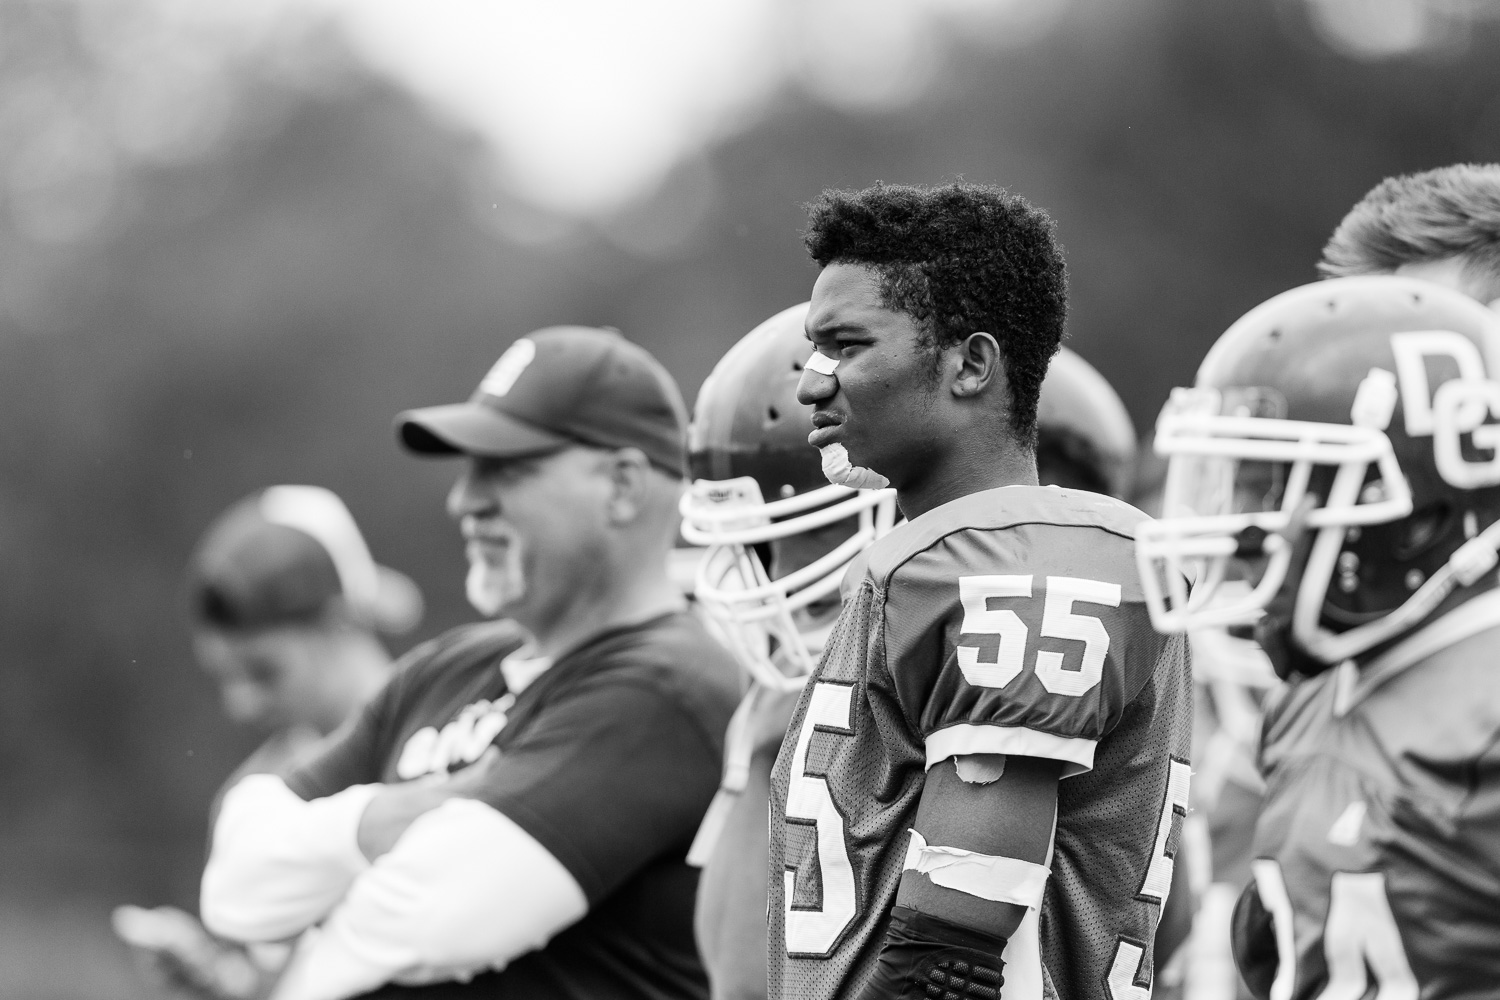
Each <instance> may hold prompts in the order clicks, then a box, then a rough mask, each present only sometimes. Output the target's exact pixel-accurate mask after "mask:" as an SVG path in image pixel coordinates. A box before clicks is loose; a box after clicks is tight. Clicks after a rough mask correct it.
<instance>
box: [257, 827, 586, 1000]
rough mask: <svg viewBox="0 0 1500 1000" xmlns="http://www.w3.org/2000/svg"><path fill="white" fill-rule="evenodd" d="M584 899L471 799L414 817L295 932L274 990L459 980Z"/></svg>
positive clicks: (502, 958)
mask: <svg viewBox="0 0 1500 1000" xmlns="http://www.w3.org/2000/svg"><path fill="white" fill-rule="evenodd" d="M587 911H588V900H587V899H586V898H585V896H584V894H583V889H582V888H580V887H579V885H578V882H577V880H576V879H574V878H573V876H572V874H571V873H569V871H568V870H567V869H566V868H564V867H563V865H562V862H560V861H558V860H557V858H556V857H554V856H553V855H552V853H551V852H550V851H548V850H547V849H546V848H545V847H543V846H542V845H541V844H540V843H538V842H537V841H536V839H535V838H533V837H532V836H531V835H530V834H529V833H527V832H526V831H525V830H523V829H521V828H520V827H519V826H517V825H516V824H515V822H513V821H512V820H511V819H509V818H508V817H507V816H505V815H504V814H503V813H501V812H499V811H498V810H496V809H494V808H492V807H490V806H488V805H485V804H484V803H482V802H478V801H476V800H474V799H449V800H448V801H447V802H444V803H443V804H442V805H440V806H438V807H437V808H436V809H433V810H432V811H431V812H427V813H423V814H422V815H421V816H420V817H418V818H417V819H416V820H415V821H414V822H413V823H412V825H411V826H410V827H408V828H407V830H406V832H405V833H404V834H402V835H401V838H400V839H399V840H397V841H396V844H395V846H394V847H392V848H391V850H390V851H389V852H388V853H386V854H384V855H382V856H381V857H380V858H378V859H377V860H376V861H375V863H374V864H373V865H371V866H370V868H369V869H368V870H367V871H365V872H364V873H363V874H361V875H360V876H359V877H358V878H356V879H355V880H354V883H353V885H351V886H350V887H349V892H348V894H347V895H346V896H345V897H344V900H343V902H342V903H340V904H339V905H338V907H337V908H336V909H334V911H333V912H332V913H331V914H330V915H329V917H328V919H327V920H326V921H325V922H324V923H323V925H322V926H321V927H319V928H316V929H314V930H312V931H309V932H308V933H307V934H306V935H304V937H303V939H302V941H301V942H300V943H299V945H298V949H297V954H296V955H295V956H294V957H293V959H292V963H291V965H290V966H289V968H288V969H287V972H286V975H285V976H284V977H283V978H282V980H281V982H280V984H279V986H278V988H277V991H276V993H275V994H274V998H275V1000H341V998H344V997H351V996H355V995H357V994H360V993H365V992H368V991H370V990H373V989H375V988H376V987H378V986H381V985H383V984H385V983H388V982H400V983H407V984H412V983H422V982H434V981H438V980H450V979H458V980H467V979H468V978H470V977H471V976H473V975H474V974H476V973H478V972H482V971H484V970H485V969H501V968H504V967H505V966H506V964H508V963H509V962H510V961H511V960H512V959H515V958H517V957H519V956H521V955H524V954H525V953H526V952H529V951H534V950H535V949H537V948H540V947H542V946H543V945H545V944H546V943H547V942H548V941H549V940H550V939H551V938H552V936H553V935H554V934H556V933H557V932H558V931H560V930H562V929H563V928H565V927H567V926H569V925H570V924H573V923H575V922H576V921H578V920H579V919H580V918H581V917H582V916H583V915H584V914H585V913H586V912H587Z"/></svg>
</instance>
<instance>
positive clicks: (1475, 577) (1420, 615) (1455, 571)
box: [1292, 521, 1500, 664]
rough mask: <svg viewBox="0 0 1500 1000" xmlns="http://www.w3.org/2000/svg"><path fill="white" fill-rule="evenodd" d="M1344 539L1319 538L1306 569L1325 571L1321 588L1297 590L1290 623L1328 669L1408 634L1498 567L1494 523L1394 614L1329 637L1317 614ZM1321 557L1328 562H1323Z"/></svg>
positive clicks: (1327, 534)
mask: <svg viewBox="0 0 1500 1000" xmlns="http://www.w3.org/2000/svg"><path fill="white" fill-rule="evenodd" d="M1342 538H1343V531H1342V529H1338V528H1324V529H1323V530H1322V531H1321V532H1320V533H1319V537H1318V540H1317V542H1315V543H1314V546H1313V554H1312V557H1311V558H1309V559H1308V564H1307V568H1308V571H1309V573H1311V571H1312V570H1313V569H1314V568H1315V567H1317V568H1318V569H1320V570H1322V572H1320V573H1319V574H1318V576H1316V577H1313V579H1319V580H1321V581H1322V583H1321V585H1320V586H1318V587H1315V588H1314V587H1304V588H1302V589H1301V590H1299V592H1298V595H1297V610H1296V613H1295V615H1294V617H1293V620H1292V632H1293V635H1294V637H1295V638H1296V640H1297V641H1298V642H1299V643H1301V644H1302V646H1303V648H1305V649H1306V650H1307V651H1308V652H1309V653H1310V654H1312V655H1313V656H1315V657H1317V658H1318V659H1319V660H1321V661H1323V662H1324V663H1330V664H1332V663H1339V662H1341V661H1343V660H1347V659H1349V658H1350V657H1353V656H1358V655H1359V654H1360V653H1363V652H1365V651H1366V650H1369V649H1372V648H1373V647H1375V646H1378V645H1380V644H1382V643H1385V642H1389V641H1390V640H1392V639H1395V638H1397V637H1398V636H1401V635H1403V634H1405V633H1407V632H1410V631H1411V630H1413V629H1415V628H1416V627H1417V626H1418V625H1421V624H1422V622H1424V621H1426V620H1427V618H1428V617H1430V616H1431V615H1432V613H1433V612H1434V611H1436V610H1437V609H1438V607H1439V606H1440V605H1441V604H1442V603H1443V601H1445V600H1447V599H1448V596H1449V595H1450V594H1452V593H1453V592H1454V591H1455V590H1457V589H1458V588H1460V587H1470V586H1473V585H1474V584H1476V583H1478V582H1479V581H1480V580H1481V579H1482V578H1483V577H1484V575H1485V574H1486V573H1489V572H1490V571H1491V570H1493V569H1494V568H1495V567H1496V565H1497V564H1500V521H1496V522H1495V523H1494V524H1491V525H1490V526H1489V527H1488V528H1485V529H1484V530H1483V531H1481V532H1480V533H1479V534H1477V535H1475V536H1474V537H1473V538H1471V539H1469V540H1468V541H1467V542H1465V543H1464V544H1462V545H1460V546H1459V547H1458V548H1457V549H1456V550H1455V551H1454V553H1453V555H1451V556H1449V557H1448V561H1447V562H1446V563H1444V564H1443V565H1442V567H1441V568H1439V569H1438V571H1437V572H1435V573H1433V574H1432V576H1431V577H1429V578H1428V580H1427V582H1426V583H1424V584H1422V586H1421V587H1419V588H1417V591H1416V593H1414V594H1412V595H1411V597H1409V598H1407V599H1406V601H1405V603H1403V604H1402V605H1401V606H1400V607H1398V608H1396V609H1395V610H1394V611H1392V612H1391V613H1390V614H1387V615H1385V616H1383V617H1381V618H1379V619H1377V620H1375V621H1372V622H1367V623H1366V624H1364V625H1360V626H1358V627H1356V628H1352V629H1350V630H1349V631H1347V632H1330V631H1328V630H1327V629H1325V628H1322V627H1321V626H1320V625H1319V624H1318V613H1319V611H1320V610H1321V608H1322V605H1323V598H1324V596H1325V595H1326V594H1327V592H1328V581H1329V580H1331V579H1332V572H1331V570H1332V566H1333V560H1334V559H1336V558H1337V557H1338V549H1339V547H1340V546H1341V543H1342ZM1330 547H1331V549H1332V555H1331V556H1325V553H1324V551H1322V550H1325V549H1328V548H1330ZM1320 556H1325V557H1324V558H1322V559H1320V558H1319V557H1320ZM1309 607H1310V608H1312V612H1311V620H1310V621H1308V620H1307V619H1308V610H1307V609H1308V608H1309Z"/></svg>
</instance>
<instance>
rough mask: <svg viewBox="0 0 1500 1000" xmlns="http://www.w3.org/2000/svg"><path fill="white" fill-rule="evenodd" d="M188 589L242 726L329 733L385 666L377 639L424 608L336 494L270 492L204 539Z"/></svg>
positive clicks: (213, 670)
mask: <svg viewBox="0 0 1500 1000" xmlns="http://www.w3.org/2000/svg"><path fill="white" fill-rule="evenodd" d="M188 589H189V598H190V604H191V613H192V620H193V632H194V649H195V651H196V652H197V655H198V659H199V662H200V663H201V664H202V666H203V668H204V669H205V670H207V671H208V672H209V673H210V674H211V675H212V676H213V677H214V679H215V680H216V681H217V682H218V684H219V689H220V693H221V695H222V698H223V702H224V710H225V713H226V714H227V715H229V717H230V718H232V719H234V720H235V721H236V722H240V723H244V724H247V725H254V726H257V727H260V728H264V729H276V728H283V727H286V726H291V725H306V726H312V727H313V728H315V729H318V730H320V731H328V730H330V729H332V728H334V727H335V726H337V725H338V723H339V722H341V721H342V720H343V718H344V716H345V715H347V714H348V712H349V711H350V710H351V709H352V708H353V707H355V705H356V704H357V703H358V702H359V700H361V699H362V698H363V697H365V696H367V695H368V694H369V684H368V679H369V678H368V674H369V673H370V672H371V671H378V670H381V669H383V668H384V666H385V664H386V663H387V658H386V656H385V653H384V650H383V649H382V648H381V647H380V644H379V642H378V640H377V639H376V637H375V633H376V632H377V631H380V632H386V633H389V634H401V633H404V632H407V631H409V630H410V629H412V628H413V627H415V626H416V624H417V622H418V621H419V620H420V619H421V615H422V598H421V594H420V592H419V591H418V590H417V588H416V585H415V584H413V583H412V582H411V580H410V579H408V578H407V577H405V576H404V575H402V574H400V573H397V572H396V571H395V570H391V569H387V568H385V567H383V566H377V565H376V564H375V562H374V560H373V559H372V558H371V557H370V552H369V549H368V548H367V547H366V545H365V542H364V538H363V537H362V536H361V535H360V533H359V529H358V527H356V526H355V524H354V519H353V518H352V517H351V516H350V515H349V511H348V509H347V508H346V507H345V506H344V504H343V502H342V501H340V500H339V498H338V497H337V496H335V495H334V494H333V493H331V492H329V491H328V490H325V489H322V488H320V487H316V486H273V487H271V488H270V489H267V490H265V491H263V492H261V493H257V494H255V495H253V496H251V497H247V498H246V499H244V500H242V501H240V502H239V503H237V504H235V505H234V506H233V507H231V508H230V509H229V510H228V511H226V512H225V513H224V514H223V515H221V516H220V517H219V519H218V520H217V521H215V522H214V524H213V525H212V526H211V527H210V528H209V530H208V531H207V532H206V533H205V534H204V537H203V539H202V541H201V542H200V543H199V545H198V548H197V550H196V551H195V553H194V555H193V559H192V563H191V565H190V566H189V571H188Z"/></svg>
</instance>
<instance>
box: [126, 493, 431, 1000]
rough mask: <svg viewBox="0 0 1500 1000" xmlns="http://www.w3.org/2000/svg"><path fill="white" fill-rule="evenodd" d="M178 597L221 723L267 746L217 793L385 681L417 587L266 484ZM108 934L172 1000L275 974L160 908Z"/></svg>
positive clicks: (250, 984) (297, 748)
mask: <svg viewBox="0 0 1500 1000" xmlns="http://www.w3.org/2000/svg"><path fill="white" fill-rule="evenodd" d="M188 595H189V601H188V605H189V613H190V614H191V621H192V629H193V648H194V651H195V652H196V653H197V657H198V662H199V665H200V666H201V667H203V669H204V670H205V671H207V672H208V673H209V674H210V675H211V676H212V677H213V678H214V680H215V681H216V682H217V683H218V686H219V695H220V698H221V699H222V701H223V707H224V714H225V715H227V716H228V717H229V718H230V720H232V721H233V722H235V723H238V724H240V725H245V726H250V727H253V728H255V729H258V730H261V731H262V732H265V733H266V734H267V735H266V740H265V742H264V743H262V744H261V745H260V747H259V749H257V750H256V751H255V752H254V753H253V754H251V755H250V757H249V758H248V759H246V760H245V761H244V762H243V763H242V764H240V766H239V767H238V768H236V769H235V772H234V774H233V775H231V776H230V778H229V779H228V780H227V781H226V782H225V783H224V786H223V788H224V789H228V788H230V787H232V786H233V785H235V784H236V783H238V781H239V779H240V778H242V777H244V776H245V775H247V774H261V773H273V774H280V773H286V772H288V771H290V770H291V768H292V767H293V766H294V765H295V764H296V763H297V762H298V761H300V760H301V759H304V758H306V757H307V756H308V755H309V754H310V753H311V752H312V750H313V748H314V747H315V746H316V745H317V743H318V741H319V740H321V739H322V738H323V737H325V736H327V735H328V734H329V733H330V732H332V731H333V730H334V729H336V728H337V727H338V726H339V724H341V723H342V722H343V721H344V720H345V719H346V718H348V717H349V716H350V715H352V714H353V713H355V712H357V711H358V710H359V709H360V708H361V707H363V706H364V704H365V703H366V702H368V701H369V700H370V699H371V698H372V697H373V696H374V695H375V693H376V692H377V691H379V690H380V688H381V687H383V686H384V685H385V683H386V681H387V680H389V679H390V676H391V667H392V664H391V659H390V656H389V655H388V654H387V653H386V651H385V647H384V646H382V645H381V641H380V638H379V636H378V635H377V633H381V632H383V633H386V634H388V635H400V634H403V633H405V632H407V631H409V630H410V629H412V628H414V627H415V626H416V624H417V622H418V621H419V620H420V618H421V615H422V595H421V592H420V591H418V590H417V588H416V585H415V584H414V583H412V582H411V580H410V579H408V578H407V577H406V576H404V575H403V574H401V573H398V572H396V571H395V570H392V569H387V568H386V567H384V566H378V565H376V563H375V561H374V560H373V559H372V558H371V557H370V550H369V548H368V547H367V546H366V545H365V541H364V538H363V537H362V536H361V535H360V531H359V528H358V527H357V526H356V525H355V523H354V518H353V517H352V516H351V515H350V514H349V510H348V508H346V507H345V506H344V504H343V501H341V500H340V499H339V498H338V497H337V496H335V495H334V494H333V493H331V492H329V491H328V490H326V489H322V488H321V487H316V486H272V487H270V488H269V489H266V490H262V491H260V492H258V493H256V494H254V495H252V496H249V497H246V498H245V499H243V500H241V501H239V502H238V503H236V504H235V505H234V506H232V507H230V508H229V509H228V510H227V511H225V512H224V513H223V514H222V515H221V516H220V517H219V518H218V519H217V520H216V521H215V522H214V523H213V524H212V525H211V526H210V527H209V529H208V530H207V531H206V532H205V533H204V535H203V539H202V540H201V541H200V542H199V543H198V547H197V549H196V551H194V553H193V557H192V560H191V563H190V565H189V567H188ZM222 794H223V792H222V790H221V792H220V795H222ZM113 923H114V927H115V930H116V932H117V933H118V934H119V935H120V937H121V938H122V939H124V940H125V941H126V942H127V943H128V944H129V945H130V946H131V948H132V950H133V951H134V952H135V954H136V957H137V959H138V960H139V964H140V965H141V967H142V968H143V970H144V971H145V972H146V974H147V976H148V977H149V978H151V979H152V980H153V981H155V982H156V983H157V984H158V985H160V986H161V987H162V988H163V989H165V990H167V991H169V992H171V993H172V994H173V995H187V996H196V997H226V998H227V997H249V996H253V995H256V994H257V993H258V992H259V991H260V990H261V988H262V986H263V985H264V981H265V980H266V978H267V976H268V975H270V974H272V973H273V972H274V969H275V968H276V962H275V959H276V957H277V955H276V953H275V951H274V950H271V951H264V952H260V953H259V954H257V955H256V957H255V958H252V957H251V955H250V954H249V953H248V952H247V951H246V950H245V949H243V948H240V947H238V946H235V945H231V944H227V943H225V942H223V941H219V940H217V939H216V938H214V937H213V936H212V935H210V934H209V933H208V932H207V931H205V930H204V929H203V926H202V925H201V924H200V923H199V922H198V920H197V918H196V917H193V916H192V915H190V914H188V913H184V912H183V911H181V910H177V909H175V908H173V907H167V906H163V907H157V908H155V909H152V910H144V909H141V908H139V907H134V906H122V907H119V908H118V909H116V910H115V912H114V915H113ZM280 957H284V951H283V952H282V953H281V956H280ZM268 967H269V968H268Z"/></svg>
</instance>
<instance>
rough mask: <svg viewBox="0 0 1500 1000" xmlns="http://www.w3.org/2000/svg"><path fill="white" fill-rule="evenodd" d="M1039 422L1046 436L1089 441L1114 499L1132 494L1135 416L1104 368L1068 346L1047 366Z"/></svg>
mask: <svg viewBox="0 0 1500 1000" xmlns="http://www.w3.org/2000/svg"><path fill="white" fill-rule="evenodd" d="M1036 422H1037V428H1038V431H1039V432H1040V433H1041V434H1047V433H1049V432H1054V433H1055V432H1058V431H1061V432H1065V433H1071V434H1075V435H1077V436H1078V437H1079V438H1081V439H1082V440H1083V441H1084V442H1086V443H1087V444H1088V446H1089V451H1090V453H1091V454H1090V458H1091V459H1092V461H1094V462H1095V463H1097V465H1098V472H1099V478H1100V479H1101V480H1102V481H1103V482H1104V483H1105V485H1106V487H1107V489H1108V492H1109V494H1110V496H1114V497H1121V498H1123V497H1124V496H1126V494H1128V493H1129V492H1130V484H1131V480H1132V478H1133V477H1134V472H1135V455H1136V437H1135V425H1134V424H1133V423H1132V422H1131V420H1130V412H1129V411H1128V410H1126V409H1125V404H1124V403H1123V402H1122V401H1121V400H1120V396H1119V394H1118V393H1116V392H1115V390H1114V387H1113V386H1111V385H1110V384H1109V381H1108V380H1107V379H1105V377H1104V376H1103V375H1101V374H1099V370H1098V369H1096V368H1095V367H1094V366H1093V365H1091V364H1089V363H1088V362H1087V361H1085V360H1083V358H1081V357H1079V356H1078V354H1077V353H1076V352H1074V351H1071V350H1069V349H1068V348H1066V347H1063V348H1059V349H1058V352H1057V354H1056V356H1054V357H1053V359H1052V364H1051V365H1049V366H1048V368H1047V377H1046V378H1045V379H1044V380H1043V381H1042V394H1041V398H1040V400H1038V402H1037V411H1036Z"/></svg>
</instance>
